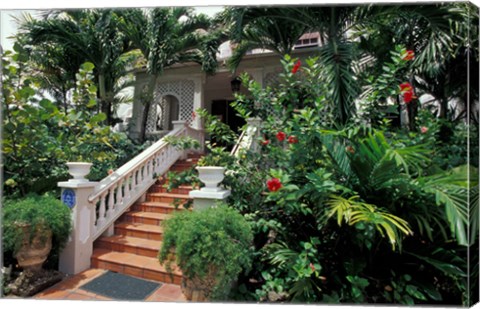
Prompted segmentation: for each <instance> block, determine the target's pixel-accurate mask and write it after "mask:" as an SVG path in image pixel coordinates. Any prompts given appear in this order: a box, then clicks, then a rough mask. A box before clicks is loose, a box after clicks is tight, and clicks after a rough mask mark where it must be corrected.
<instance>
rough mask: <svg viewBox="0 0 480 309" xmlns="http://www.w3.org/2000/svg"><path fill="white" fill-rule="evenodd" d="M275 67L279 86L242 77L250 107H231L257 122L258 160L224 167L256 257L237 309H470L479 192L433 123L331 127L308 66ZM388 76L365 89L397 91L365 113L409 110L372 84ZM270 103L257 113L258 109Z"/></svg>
mask: <svg viewBox="0 0 480 309" xmlns="http://www.w3.org/2000/svg"><path fill="white" fill-rule="evenodd" d="M406 55H408V53H407V52H406V51H404V50H402V49H398V51H397V52H395V53H393V54H392V57H393V59H394V60H393V61H392V63H399V64H402V65H404V64H405V62H406V61H409V60H408V57H406ZM395 57H396V58H395ZM404 58H406V59H404ZM282 63H283V66H284V73H283V74H282V75H281V82H280V83H279V85H278V86H277V87H275V88H266V89H262V88H261V87H260V86H259V85H258V84H257V83H256V82H254V81H251V80H247V79H246V78H245V79H244V85H245V86H246V87H247V88H248V89H249V90H250V91H251V93H252V98H250V99H247V98H246V97H239V101H238V102H236V103H235V104H234V105H235V107H236V108H237V109H238V111H239V113H240V114H242V115H244V116H245V117H249V116H252V115H256V116H260V117H261V118H262V120H263V122H262V127H261V137H260V139H259V140H258V141H254V142H256V143H258V145H259V148H260V151H259V152H256V153H254V152H252V151H244V152H243V153H241V154H240V155H239V157H238V159H237V160H234V161H233V162H228V161H224V163H225V165H224V166H226V167H227V169H228V170H229V171H228V172H227V173H226V177H225V180H224V184H225V185H226V186H227V187H229V188H230V189H231V190H232V195H231V197H230V198H229V200H228V203H229V205H231V206H232V207H235V208H236V209H238V210H239V211H240V212H241V213H242V214H244V215H245V216H246V217H247V218H249V222H251V226H252V230H253V232H254V244H255V250H256V254H255V259H254V262H253V263H254V267H253V268H252V271H251V272H250V273H249V274H247V275H246V276H245V277H244V278H243V279H244V280H243V281H241V282H239V288H238V289H237V297H238V299H253V300H261V301H279V300H288V301H302V302H314V301H315V302H333V303H338V302H346V303H351V302H355V303H365V302H368V303H385V302H390V303H402V304H414V303H416V304H426V303H430V304H431V303H443V304H461V303H464V304H465V303H467V302H468V292H467V287H468V284H467V276H466V275H467V254H466V252H467V251H466V249H467V246H468V245H471V244H474V243H475V241H478V240H475V239H470V243H469V239H468V236H467V235H468V233H469V221H468V219H469V218H468V215H467V214H468V211H469V205H468V203H467V196H468V194H469V191H468V188H469V186H474V187H475V186H476V184H477V182H478V181H477V180H475V179H469V178H468V175H469V174H474V173H477V172H476V169H475V168H473V167H471V166H466V165H464V163H466V161H462V160H458V161H457V163H456V165H455V166H452V165H450V166H448V165H445V164H444V163H445V162H446V160H447V159H448V158H446V157H442V156H446V155H447V154H446V152H445V150H444V149H442V147H443V146H444V144H442V143H441V142H440V141H439V139H438V132H439V130H441V126H440V123H438V122H437V120H436V119H434V118H432V117H429V116H427V115H424V113H423V112H422V111H420V112H419V114H418V116H416V117H418V118H417V119H416V121H415V122H414V123H412V122H411V123H410V127H409V128H393V127H391V126H388V122H385V121H384V120H383V119H382V117H383V114H382V113H370V115H374V116H372V117H370V118H371V119H372V120H373V119H376V120H375V121H371V122H369V121H361V120H362V119H357V120H353V121H352V122H351V123H347V124H346V125H345V126H342V127H338V125H337V124H335V123H333V122H332V121H331V120H332V119H335V117H333V115H332V113H331V112H330V111H331V109H330V108H329V104H330V102H328V99H327V97H328V96H326V95H324V91H329V90H328V89H325V88H324V87H322V86H321V85H320V86H317V87H315V85H317V83H318V80H319V79H318V76H320V75H321V74H322V73H321V72H320V71H321V67H319V66H318V63H317V62H316V61H315V59H309V60H306V61H305V65H304V64H300V65H299V62H298V60H297V59H291V58H289V57H286V58H285V59H284V61H283V62H282ZM399 72H401V71H399ZM387 76H390V77H389V79H388V80H384V81H382V82H380V81H375V80H372V84H373V85H392V87H394V88H395V89H393V90H391V89H387V88H388V87H385V89H383V90H382V91H376V90H375V89H373V90H372V94H371V95H369V96H368V97H367V99H366V101H365V102H367V103H370V104H371V106H370V108H372V107H373V108H374V107H375V105H374V104H373V103H374V102H376V100H382V98H385V95H400V96H403V101H409V102H411V101H410V100H414V98H413V94H412V93H409V92H411V89H408V88H406V87H402V86H400V85H399V84H398V80H397V78H398V76H397V75H396V74H391V75H388V74H387V75H385V74H383V75H380V77H379V78H381V79H385V78H387ZM410 96H412V97H410ZM266 98H268V101H269V103H270V104H269V107H268V110H264V111H262V110H260V111H259V110H258V108H257V106H256V105H255V104H254V102H256V101H257V100H266ZM410 104H411V103H410ZM260 106H262V104H260ZM260 108H262V107H260ZM415 113H416V111H415ZM415 115H416V114H415ZM385 123H387V125H385ZM462 143H463V141H462ZM221 153H222V152H221ZM449 155H451V154H449ZM437 157H440V158H437ZM442 162H443V163H442ZM477 195H478V194H477ZM472 199H474V200H475V196H473V197H472ZM477 209H478V207H477ZM476 221H477V220H476V219H474V223H475V224H477V222H476Z"/></svg>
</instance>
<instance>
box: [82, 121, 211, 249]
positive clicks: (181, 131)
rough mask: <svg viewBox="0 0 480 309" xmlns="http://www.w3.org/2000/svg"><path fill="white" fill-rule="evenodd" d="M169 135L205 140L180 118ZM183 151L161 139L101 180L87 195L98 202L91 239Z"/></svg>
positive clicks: (116, 217) (201, 134) (102, 230)
mask: <svg viewBox="0 0 480 309" xmlns="http://www.w3.org/2000/svg"><path fill="white" fill-rule="evenodd" d="M168 135H173V136H182V135H183V136H190V137H192V138H194V139H196V140H198V141H199V142H200V144H201V145H203V142H204V134H203V131H200V130H195V129H192V128H189V127H186V126H184V125H181V123H180V122H179V124H177V127H176V128H175V129H174V130H173V131H172V132H171V133H170V134H168ZM183 154H184V151H181V150H177V149H175V148H174V147H173V146H172V145H170V144H169V143H167V142H165V141H164V140H163V139H161V140H159V141H158V142H156V143H155V144H153V145H152V146H150V147H149V148H148V149H146V150H145V151H143V152H142V153H141V154H139V155H138V156H136V157H135V158H134V159H132V160H131V161H129V162H128V163H126V164H125V165H123V166H122V167H120V168H119V169H118V170H116V171H115V172H114V173H113V174H111V175H109V176H108V177H106V178H105V179H103V180H102V181H100V183H99V184H98V185H97V187H96V188H95V191H94V192H93V194H91V195H90V197H89V198H88V201H89V202H90V203H92V204H94V205H97V204H98V205H99V206H98V209H97V213H98V217H97V218H96V220H95V222H96V223H95V226H94V228H93V230H94V231H95V232H94V235H93V239H94V240H95V239H96V238H98V237H99V236H100V235H102V233H104V232H105V231H106V230H107V229H108V228H109V226H111V225H112V224H113V223H114V222H115V220H117V219H118V218H119V217H120V216H121V215H122V214H123V212H125V211H126V210H127V209H128V208H129V207H130V206H131V205H133V203H135V202H136V201H137V200H138V199H139V198H140V197H141V196H142V195H143V194H145V193H146V192H147V190H148V189H149V188H150V187H151V186H152V185H153V184H154V183H155V181H156V179H155V177H154V176H156V177H158V176H160V175H163V174H164V173H166V172H167V171H168V170H169V168H170V167H171V166H172V165H173V164H174V163H175V162H176V161H177V160H178V159H179V158H180V157H181V156H182V155H183ZM122 190H123V192H122Z"/></svg>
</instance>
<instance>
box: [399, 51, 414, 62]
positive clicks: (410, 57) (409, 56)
mask: <svg viewBox="0 0 480 309" xmlns="http://www.w3.org/2000/svg"><path fill="white" fill-rule="evenodd" d="M413 58H415V53H414V52H413V50H407V51H406V52H405V53H403V55H402V59H403V60H406V61H408V60H413Z"/></svg>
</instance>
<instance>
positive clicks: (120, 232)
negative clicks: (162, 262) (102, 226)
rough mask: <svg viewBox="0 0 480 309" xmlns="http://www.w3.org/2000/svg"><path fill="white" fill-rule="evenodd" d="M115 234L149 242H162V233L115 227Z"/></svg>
mask: <svg viewBox="0 0 480 309" xmlns="http://www.w3.org/2000/svg"><path fill="white" fill-rule="evenodd" d="M115 234H116V235H124V236H131V237H137V238H144V239H151V240H163V234H162V233H155V232H146V231H137V230H131V229H124V228H119V227H115Z"/></svg>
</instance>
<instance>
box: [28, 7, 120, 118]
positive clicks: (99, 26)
mask: <svg viewBox="0 0 480 309" xmlns="http://www.w3.org/2000/svg"><path fill="white" fill-rule="evenodd" d="M118 24H119V19H118V16H117V15H116V14H115V11H114V10H111V9H88V10H63V11H54V12H49V13H48V14H45V16H44V18H43V19H40V20H36V19H27V20H26V21H25V22H24V23H23V24H22V25H21V29H22V30H23V32H22V34H21V36H22V37H23V38H24V40H25V41H26V42H27V43H28V44H29V45H32V46H34V50H35V53H34V55H35V57H34V58H32V60H33V61H34V62H35V61H36V62H37V64H38V65H39V67H40V70H43V69H42V68H47V69H48V68H52V67H53V68H56V69H57V70H54V71H53V72H52V73H53V74H49V76H53V77H56V78H58V77H57V75H58V74H61V73H62V72H68V74H67V76H68V78H67V79H68V80H69V82H71V81H72V80H71V77H72V76H75V73H76V72H77V71H78V67H79V64H81V63H83V62H85V61H90V62H92V63H93V64H94V65H95V69H94V74H95V77H96V81H97V83H98V97H99V100H100V108H101V110H102V111H103V112H104V113H105V114H106V115H107V124H110V123H111V121H112V107H113V104H114V102H115V99H114V98H115V86H116V85H118V81H119V79H120V78H121V77H122V76H124V75H125V74H126V68H127V67H128V65H127V64H128V61H129V60H130V58H129V57H126V56H125V53H126V52H127V51H128V50H129V41H128V39H127V38H126V37H125V35H124V34H123V33H122V32H120V31H118ZM46 56H56V57H58V58H55V60H54V64H53V65H51V64H48V62H46V61H45V57H46ZM63 85H68V84H66V83H63Z"/></svg>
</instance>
